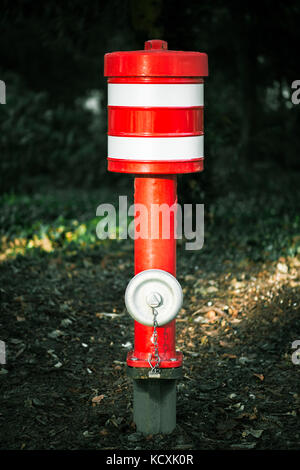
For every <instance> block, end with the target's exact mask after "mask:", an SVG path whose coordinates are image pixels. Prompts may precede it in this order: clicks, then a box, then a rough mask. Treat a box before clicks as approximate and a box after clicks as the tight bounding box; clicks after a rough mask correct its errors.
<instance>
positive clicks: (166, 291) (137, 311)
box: [125, 269, 183, 326]
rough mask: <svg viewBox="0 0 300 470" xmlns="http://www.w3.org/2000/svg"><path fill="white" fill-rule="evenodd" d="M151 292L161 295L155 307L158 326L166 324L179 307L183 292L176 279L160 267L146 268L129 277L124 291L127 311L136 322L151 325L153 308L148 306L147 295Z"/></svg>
mask: <svg viewBox="0 0 300 470" xmlns="http://www.w3.org/2000/svg"><path fill="white" fill-rule="evenodd" d="M153 293H156V294H159V296H160V297H161V302H160V303H159V305H158V306H157V307H155V310H156V312H157V318H156V319H157V323H158V326H163V325H166V324H167V323H169V322H170V321H172V320H174V318H175V317H176V315H177V314H178V312H179V310H180V309H181V306H182V301H183V293H182V289H181V286H180V284H179V282H178V281H177V279H176V278H175V277H174V276H172V274H170V273H168V272H167V271H163V270H162V269H146V270H145V271H141V272H140V273H138V274H137V275H136V276H134V277H133V278H132V279H131V281H130V282H129V284H128V286H127V288H126V292H125V304H126V308H127V310H128V313H129V315H130V316H131V317H132V318H133V319H134V320H136V321H137V322H139V323H142V324H143V325H146V326H153V320H154V317H153V310H152V308H151V307H150V306H149V297H151V296H152V295H153ZM147 299H148V300H147Z"/></svg>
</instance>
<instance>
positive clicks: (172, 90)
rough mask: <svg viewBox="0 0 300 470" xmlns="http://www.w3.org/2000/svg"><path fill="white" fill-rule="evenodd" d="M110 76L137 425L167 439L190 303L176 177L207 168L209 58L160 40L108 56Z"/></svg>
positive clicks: (112, 151)
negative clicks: (179, 271)
mask: <svg viewBox="0 0 300 470" xmlns="http://www.w3.org/2000/svg"><path fill="white" fill-rule="evenodd" d="M104 75H105V76H106V77H108V170H109V171H113V172H120V173H132V174H134V175H135V191H134V204H135V240H134V247H135V255H134V261H135V276H134V277H133V279H132V280H131V281H130V282H129V284H128V287H127V289H126V293H125V303H126V307H127V310H128V312H129V314H130V315H131V316H132V317H133V318H134V320H135V322H134V329H135V331H134V350H133V351H130V352H129V353H128V356H127V371H128V375H129V376H130V377H132V378H133V390H134V398H133V414H134V421H135V423H136V426H137V430H138V431H140V432H142V433H145V434H154V433H159V432H162V433H169V432H172V430H173V429H174V428H175V425H176V380H177V379H178V378H180V377H181V373H182V353H181V352H179V351H177V350H176V346H175V317H176V315H177V313H178V312H179V310H180V308H181V305H182V290H181V287H180V284H179V283H178V281H177V280H176V277H175V276H176V205H177V176H176V175H177V174H183V173H193V172H199V171H202V170H203V77H205V76H207V75H208V65H207V55H206V54H204V53H200V52H185V51H171V50H168V46H167V43H166V42H165V41H161V40H158V39H155V40H151V41H147V42H146V43H145V50H141V51H124V52H113V53H110V54H106V55H105V60H104ZM165 208H168V209H169V210H162V211H161V214H162V215H161V216H159V215H158V216H157V214H158V212H157V209H159V211H160V209H165ZM141 212H143V218H142V219H141V217H140V216H141ZM138 214H139V216H138ZM154 214H155V215H156V216H154ZM166 219H167V220H166ZM142 224H143V227H141V225H142ZM165 226H168V230H167V232H168V233H167V236H165V234H164V233H163V232H164V227H165ZM145 233H146V235H145Z"/></svg>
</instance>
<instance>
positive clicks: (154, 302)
mask: <svg viewBox="0 0 300 470" xmlns="http://www.w3.org/2000/svg"><path fill="white" fill-rule="evenodd" d="M146 302H147V304H148V305H149V307H151V308H155V307H159V306H160V304H161V303H162V298H161V295H160V294H159V293H158V292H151V293H150V294H149V295H147V298H146Z"/></svg>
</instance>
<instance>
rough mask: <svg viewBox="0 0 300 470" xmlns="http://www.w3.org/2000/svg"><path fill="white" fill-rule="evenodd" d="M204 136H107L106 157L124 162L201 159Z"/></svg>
mask: <svg viewBox="0 0 300 470" xmlns="http://www.w3.org/2000/svg"><path fill="white" fill-rule="evenodd" d="M203 140H204V136H203V135H200V136H193V137H115V136H108V157H109V158H121V159H125V160H137V161H138V160H140V161H143V160H151V161H168V160H185V159H187V160H190V159H194V158H201V157H203Z"/></svg>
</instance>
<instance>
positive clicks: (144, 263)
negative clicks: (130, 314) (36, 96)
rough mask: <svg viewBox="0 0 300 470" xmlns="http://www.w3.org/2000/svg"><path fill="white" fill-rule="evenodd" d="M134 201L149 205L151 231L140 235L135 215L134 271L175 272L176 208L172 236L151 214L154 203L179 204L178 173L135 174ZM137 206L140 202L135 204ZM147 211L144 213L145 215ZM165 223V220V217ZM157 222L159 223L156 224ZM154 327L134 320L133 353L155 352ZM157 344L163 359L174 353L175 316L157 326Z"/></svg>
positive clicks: (141, 355)
mask: <svg viewBox="0 0 300 470" xmlns="http://www.w3.org/2000/svg"><path fill="white" fill-rule="evenodd" d="M134 188H135V190H134V203H135V204H143V206H144V207H145V208H146V212H145V213H146V214H147V215H146V219H147V226H148V233H147V237H146V238H141V237H139V233H140V229H141V227H140V226H139V223H138V215H139V214H138V213H136V217H135V221H136V223H135V241H134V262H135V274H138V273H139V272H141V271H144V270H146V269H163V270H164V271H167V272H169V273H170V274H173V276H176V239H175V226H174V225H175V224H174V218H176V214H175V215H174V211H172V210H171V211H170V213H169V220H168V221H167V222H169V223H170V236H169V238H168V239H164V238H162V228H163V221H162V218H161V217H160V218H159V219H157V218H153V213H152V217H151V206H152V204H157V205H161V204H167V205H168V206H169V207H170V208H172V207H176V206H174V205H176V204H177V177H176V175H153V176H149V175H147V176H138V177H136V178H135V185H134ZM136 207H138V206H136ZM145 213H144V215H145ZM155 223H156V227H155V228H156V230H154V232H152V234H155V233H156V234H159V236H158V238H157V239H155V238H151V235H152V234H151V224H152V228H153V226H154V224H155ZM164 223H166V220H164ZM157 224H158V225H157ZM152 334H153V328H152V327H150V326H145V325H142V324H140V323H138V322H137V321H135V327H134V355H135V356H136V357H138V358H139V359H147V358H148V356H149V353H150V352H153V343H152V342H151V337H152ZM158 348H159V355H160V358H161V360H168V359H170V358H171V357H174V356H175V351H176V350H175V320H173V321H171V322H170V323H168V324H167V325H164V326H162V327H159V328H158Z"/></svg>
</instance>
